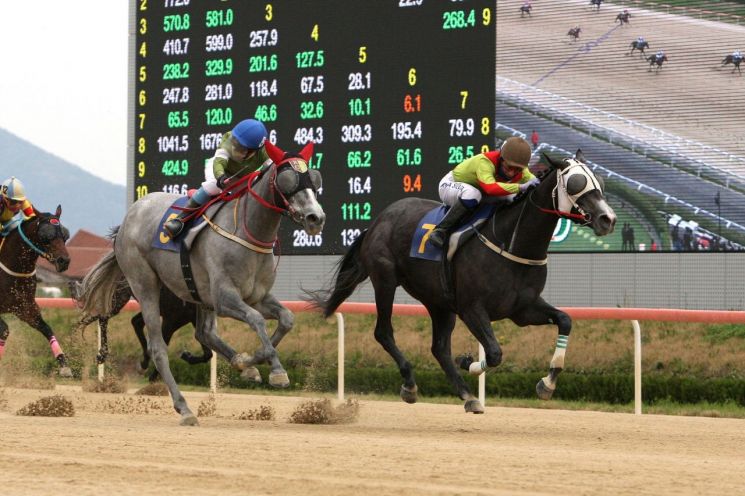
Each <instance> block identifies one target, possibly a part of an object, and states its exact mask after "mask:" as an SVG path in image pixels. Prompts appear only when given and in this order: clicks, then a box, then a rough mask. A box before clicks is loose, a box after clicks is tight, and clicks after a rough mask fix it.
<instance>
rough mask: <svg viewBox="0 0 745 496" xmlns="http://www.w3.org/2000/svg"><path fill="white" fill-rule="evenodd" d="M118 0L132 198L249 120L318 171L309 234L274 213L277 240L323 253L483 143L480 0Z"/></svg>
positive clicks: (181, 171) (195, 180)
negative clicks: (318, 213) (123, 5)
mask: <svg viewBox="0 0 745 496" xmlns="http://www.w3.org/2000/svg"><path fill="white" fill-rule="evenodd" d="M133 1H134V5H133V10H134V17H135V26H134V29H135V33H134V40H135V42H134V43H133V44H132V46H133V53H132V54H131V60H132V61H134V62H133V66H134V79H135V81H134V85H133V88H134V94H133V95H130V98H131V101H132V102H133V107H134V129H133V130H131V134H130V135H131V136H133V137H134V143H131V146H132V148H133V150H134V153H133V159H132V160H131V161H130V162H131V163H130V164H129V167H130V172H129V174H130V177H129V180H128V181H129V184H130V185H131V188H130V191H129V194H130V198H131V200H133V201H135V200H137V199H138V198H141V197H142V196H144V195H146V194H148V193H152V192H155V191H165V192H169V193H177V194H185V193H186V191H187V190H188V189H189V188H196V187H199V185H200V183H201V182H202V181H203V180H204V166H205V162H206V160H208V159H209V158H211V157H212V156H213V153H214V150H215V148H216V147H217V145H218V144H219V142H220V138H221V136H222V134H223V133H225V132H227V131H229V130H231V129H232V127H233V126H234V125H235V124H237V123H238V122H239V121H241V120H242V119H245V118H249V117H253V118H256V119H259V120H261V121H263V122H264V123H265V124H266V127H267V129H268V130H269V134H270V136H269V139H270V140H271V141H272V142H274V143H275V144H277V145H278V146H279V147H280V148H282V149H284V150H287V151H297V150H299V149H300V148H301V147H302V146H303V145H305V143H306V142H308V141H313V142H315V144H316V146H315V153H314V157H313V159H312V161H311V167H313V168H317V169H319V170H320V171H321V173H322V175H323V190H322V192H321V194H320V196H319V200H320V202H321V205H322V206H323V208H324V211H325V212H326V216H327V218H326V226H325V228H324V230H323V233H321V234H319V235H317V236H308V235H306V234H305V232H304V231H303V230H302V229H300V228H299V227H298V226H295V225H294V224H292V223H291V222H290V221H287V220H285V221H283V224H282V227H281V228H280V234H281V235H280V246H281V251H282V253H283V254H337V253H343V252H344V251H346V247H347V246H348V245H349V244H351V242H352V241H353V240H354V239H355V237H356V236H357V235H358V234H359V233H360V232H361V231H362V230H363V229H365V228H366V227H368V226H369V225H370V223H371V221H372V220H373V219H375V217H376V216H377V215H378V214H379V213H380V212H381V211H382V210H383V209H384V208H385V207H386V206H388V205H389V204H391V203H392V202H394V201H396V200H397V199H400V198H404V197H407V196H420V197H427V198H437V186H438V182H439V180H440V178H441V177H442V176H443V175H444V174H445V172H447V170H449V169H450V168H452V167H453V166H454V165H456V164H457V163H459V162H460V161H461V160H463V159H464V158H467V157H468V156H470V155H473V154H475V153H480V152H481V151H483V150H486V149H490V148H492V147H493V146H494V138H493V128H494V122H493V121H494V110H495V88H496V83H495V78H496V61H495V58H496V49H495V45H496V28H495V26H496V19H495V16H496V3H495V2H494V0H274V1H269V2H267V1H256V0H227V1H226V0H133Z"/></svg>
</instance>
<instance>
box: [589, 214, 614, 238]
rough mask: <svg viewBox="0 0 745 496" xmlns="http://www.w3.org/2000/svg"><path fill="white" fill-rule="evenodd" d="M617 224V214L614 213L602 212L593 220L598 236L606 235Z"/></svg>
mask: <svg viewBox="0 0 745 496" xmlns="http://www.w3.org/2000/svg"><path fill="white" fill-rule="evenodd" d="M615 226H616V216H615V215H614V214H608V213H603V214H600V215H598V216H597V217H596V218H595V219H594V220H593V222H592V230H593V231H594V232H595V234H596V235H597V236H605V235H607V234H610V233H612V232H613V229H614V228H615Z"/></svg>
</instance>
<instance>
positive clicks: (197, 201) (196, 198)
mask: <svg viewBox="0 0 745 496" xmlns="http://www.w3.org/2000/svg"><path fill="white" fill-rule="evenodd" d="M209 199H210V195H209V194H208V193H207V192H206V191H204V189H203V188H199V189H198V190H197V192H196V193H194V194H193V195H192V197H191V198H189V202H188V203H187V204H186V207H184V208H185V209H186V210H182V211H180V212H179V214H178V215H177V216H176V217H174V218H173V219H170V220H169V221H168V222H166V223H165V224H164V225H163V227H164V228H165V230H166V231H167V232H168V235H169V236H171V239H176V238H177V237H178V236H179V234H181V231H183V230H184V217H186V216H187V215H189V214H190V213H191V211H192V210H194V209H195V208H197V207H201V206H202V204H204V202H206V201H207V200H209Z"/></svg>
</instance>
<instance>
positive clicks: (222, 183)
mask: <svg viewBox="0 0 745 496" xmlns="http://www.w3.org/2000/svg"><path fill="white" fill-rule="evenodd" d="M229 182H230V178H229V177H228V175H227V174H223V175H222V176H220V177H218V178H217V187H218V188H220V189H225V187H226V186H227V185H228V183H229Z"/></svg>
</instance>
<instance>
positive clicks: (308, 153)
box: [299, 141, 313, 162]
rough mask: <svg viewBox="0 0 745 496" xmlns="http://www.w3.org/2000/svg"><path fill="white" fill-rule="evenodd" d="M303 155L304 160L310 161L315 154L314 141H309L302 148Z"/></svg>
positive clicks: (301, 153) (301, 154)
mask: <svg viewBox="0 0 745 496" xmlns="http://www.w3.org/2000/svg"><path fill="white" fill-rule="evenodd" d="M299 155H300V156H301V157H303V160H305V161H306V162H310V158H311V157H312V156H313V142H312V141H309V142H308V144H306V145H305V146H304V147H303V149H302V150H300V154H299Z"/></svg>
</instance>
